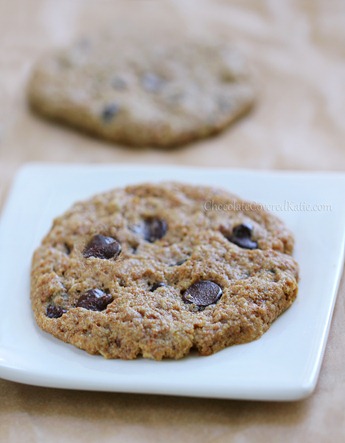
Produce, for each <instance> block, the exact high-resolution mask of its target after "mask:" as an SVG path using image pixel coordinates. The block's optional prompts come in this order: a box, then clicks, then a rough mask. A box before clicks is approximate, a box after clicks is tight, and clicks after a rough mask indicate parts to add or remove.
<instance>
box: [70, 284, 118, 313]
mask: <svg viewBox="0 0 345 443" xmlns="http://www.w3.org/2000/svg"><path fill="white" fill-rule="evenodd" d="M112 301H113V297H112V296H111V295H110V294H106V293H105V292H103V291H101V290H100V289H90V290H89V291H86V292H85V293H84V294H82V295H81V296H80V297H79V299H78V301H77V305H76V306H77V308H84V309H88V310H90V311H104V309H106V308H107V306H108V305H109V303H111V302H112Z"/></svg>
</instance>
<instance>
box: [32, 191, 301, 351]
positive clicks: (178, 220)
mask: <svg viewBox="0 0 345 443" xmlns="http://www.w3.org/2000/svg"><path fill="white" fill-rule="evenodd" d="M292 250H293V236H292V234H291V233H290V232H289V230H288V229H287V228H286V227H285V225H284V224H283V222H282V221H280V220H279V219H278V218H276V217H275V216H273V215H271V214H269V213H268V212H266V211H265V210H264V209H263V208H262V207H261V206H260V205H256V204H254V203H250V202H246V201H243V200H241V199H240V198H238V197H236V196H235V195H232V194H229V193H228V192H226V191H224V190H221V189H217V188H211V187H202V186H192V185H186V184H180V183H170V182H169V183H160V184H142V185H134V186H128V187H126V188H124V189H122V188H121V189H114V190H112V191H109V192H106V193H103V194H100V195H96V196H95V197H93V198H91V199H90V200H88V201H83V202H79V203H76V204H75V205H74V206H73V207H72V208H71V209H70V210H68V211H67V212H66V213H65V214H63V215H62V216H61V217H59V218H57V219H56V220H55V221H54V224H53V226H52V228H51V230H50V232H49V233H48V235H47V236H46V237H45V238H44V239H43V241H42V244H41V245H40V246H39V247H38V249H37V250H36V251H35V253H34V257H33V263H32V279H31V301H32V307H33V311H34V315H35V318H36V321H37V323H38V325H39V326H40V327H41V328H42V329H43V330H44V331H47V332H49V333H50V334H53V335H54V336H55V337H58V338H59V339H61V340H63V341H65V342H67V343H71V344H73V345H75V346H77V347H79V348H81V349H84V350H86V351H87V352H89V353H91V354H101V355H103V356H104V357H106V358H122V359H134V358H136V357H138V356H143V357H146V358H152V359H156V360H160V359H162V358H164V357H168V358H175V359H179V358H181V357H183V356H185V355H187V354H188V353H189V352H190V351H191V350H193V349H195V350H197V351H198V352H199V353H200V354H201V355H209V354H212V353H214V352H217V351H219V350H221V349H223V348H225V347H227V346H230V345H233V344H238V343H245V342H249V341H251V340H254V339H257V338H258V337H260V336H261V335H262V334H263V333H264V332H265V331H266V330H267V329H268V328H269V327H270V325H271V323H272V322H273V321H274V320H275V319H276V318H277V317H278V316H279V315H280V314H281V313H282V312H284V311H285V310H286V309H287V308H288V307H289V306H290V305H291V304H292V302H293V301H294V299H295V297H296V294H297V282H298V265H297V263H296V262H295V260H294V259H293V258H292V256H291V253H292Z"/></svg>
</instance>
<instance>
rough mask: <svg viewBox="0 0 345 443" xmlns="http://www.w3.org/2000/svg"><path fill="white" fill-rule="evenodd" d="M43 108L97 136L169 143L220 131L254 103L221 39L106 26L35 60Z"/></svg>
mask: <svg viewBox="0 0 345 443" xmlns="http://www.w3.org/2000/svg"><path fill="white" fill-rule="evenodd" d="M28 91H29V101H30V103H31V105H32V107H33V108H34V109H35V110H37V111H38V112H39V113H40V114H42V115H44V116H46V117H49V118H53V119H56V120H59V121H61V122H64V123H67V124H69V125H71V126H74V127H76V128H79V129H82V130H85V131H87V132H89V133H92V134H94V135H97V136H99V137H102V138H105V139H108V140H112V141H114V142H119V143H123V144H126V145H133V146H156V147H160V148H167V147H172V146H176V145H181V144H183V143H188V142H191V141H193V140H197V139H200V138H203V137H207V136H209V135H211V134H214V133H216V132H219V131H221V130H222V129H224V128H225V127H227V126H228V125H229V124H231V123H232V122H233V121H234V120H235V119H236V118H238V117H239V116H241V115H243V114H245V113H246V112H247V111H248V110H249V109H250V108H251V107H252V105H253V102H254V91H253V86H252V83H251V80H250V76H249V73H248V68H247V66H246V63H245V61H244V60H243V58H242V57H241V55H240V54H239V53H238V51H237V50H236V49H235V48H233V47H230V46H228V45H226V44H218V43H215V42H201V41H197V40H195V39H191V38H190V37H185V38H183V37H181V38H174V39H171V38H167V37H166V36H164V34H163V35H162V36H160V38H159V39H157V35H154V36H153V35H152V36H151V37H150V35H149V34H146V35H144V36H142V35H140V33H139V34H138V35H136V34H135V32H133V35H129V36H128V35H127V36H126V38H123V37H122V38H121V36H120V35H119V34H117V33H116V32H113V31H110V30H108V31H104V32H100V33H98V34H96V35H95V36H93V37H90V38H84V39H80V40H79V41H77V42H76V43H75V44H73V45H71V46H69V47H66V48H65V49H61V50H55V51H53V52H51V53H50V54H48V55H47V56H46V57H43V59H42V60H41V61H40V62H39V63H38V64H37V65H36V66H35V68H34V72H33V75H32V77H31V81H30V84H29V90H28Z"/></svg>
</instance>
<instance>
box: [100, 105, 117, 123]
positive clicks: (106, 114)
mask: <svg viewBox="0 0 345 443" xmlns="http://www.w3.org/2000/svg"><path fill="white" fill-rule="evenodd" d="M119 112H120V106H119V105H117V104H116V103H111V104H110V105H107V106H105V107H104V109H103V111H102V120H103V122H104V123H110V122H111V121H112V120H113V118H114V117H116V115H117V114H118V113H119Z"/></svg>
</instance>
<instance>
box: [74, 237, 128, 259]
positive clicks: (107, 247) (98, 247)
mask: <svg viewBox="0 0 345 443" xmlns="http://www.w3.org/2000/svg"><path fill="white" fill-rule="evenodd" d="M120 252H121V245H120V243H119V242H118V241H117V240H115V239H114V238H112V237H105V236H104V235H100V234H97V235H94V236H93V237H92V239H91V240H90V241H89V243H88V244H87V245H86V247H85V249H84V251H83V255H84V257H85V258H89V257H95V258H102V259H110V258H113V257H115V258H116V257H118V255H119V254H120Z"/></svg>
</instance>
